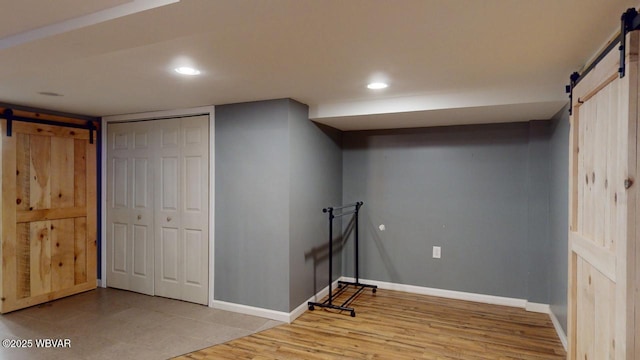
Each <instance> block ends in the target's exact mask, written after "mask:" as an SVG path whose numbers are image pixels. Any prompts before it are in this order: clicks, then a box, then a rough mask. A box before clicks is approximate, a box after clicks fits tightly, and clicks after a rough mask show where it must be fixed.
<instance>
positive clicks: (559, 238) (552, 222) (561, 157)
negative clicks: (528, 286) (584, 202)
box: [548, 106, 570, 333]
mask: <svg viewBox="0 0 640 360" xmlns="http://www.w3.org/2000/svg"><path fill="white" fill-rule="evenodd" d="M550 127H551V131H550V132H551V137H550V141H549V152H550V155H551V156H550V158H549V189H550V190H549V238H550V253H551V255H550V259H549V260H550V261H549V262H548V266H549V276H550V286H549V304H550V305H551V311H553V313H554V314H555V316H556V317H557V318H558V321H560V324H561V325H562V328H563V329H564V331H565V333H566V331H567V286H568V284H567V278H568V274H567V271H568V253H567V251H568V250H567V246H568V245H567V244H568V233H569V128H570V126H569V111H568V106H565V107H564V108H563V109H562V110H560V112H558V114H556V115H555V116H554V117H553V119H552V121H551V126H550Z"/></svg>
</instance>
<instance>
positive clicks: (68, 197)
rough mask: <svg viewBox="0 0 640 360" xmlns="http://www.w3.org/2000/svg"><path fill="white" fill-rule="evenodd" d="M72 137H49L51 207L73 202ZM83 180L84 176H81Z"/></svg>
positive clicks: (68, 204) (73, 147) (73, 143)
mask: <svg viewBox="0 0 640 360" xmlns="http://www.w3.org/2000/svg"><path fill="white" fill-rule="evenodd" d="M74 153H75V141H74V139H68V138H61V137H52V138H51V207H52V208H57V209H60V208H69V207H73V205H74V202H75V194H74V175H75V171H74V166H75V156H74ZM81 180H82V181H84V178H81Z"/></svg>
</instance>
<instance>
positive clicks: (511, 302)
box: [341, 277, 527, 309]
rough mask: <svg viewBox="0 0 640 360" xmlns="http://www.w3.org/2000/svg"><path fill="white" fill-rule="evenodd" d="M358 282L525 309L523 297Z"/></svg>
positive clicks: (364, 280)
mask: <svg viewBox="0 0 640 360" xmlns="http://www.w3.org/2000/svg"><path fill="white" fill-rule="evenodd" d="M341 280H343V281H349V282H353V281H355V279H354V278H350V277H342V279H341ZM360 282H361V283H363V284H371V285H377V286H378V288H380V289H384V290H396V291H403V292H408V293H412V294H420V295H430V296H438V297H443V298H447V299H456V300H467V301H474V302H479V303H484V304H493V305H504V306H511V307H518V308H523V309H525V308H526V307H527V300H524V299H514V298H508V297H502V296H494V295H484V294H474V293H468V292H462V291H453V290H443V289H436V288H429V287H424V286H416V285H405V284H396V283H390V282H384V281H376V280H366V279H360Z"/></svg>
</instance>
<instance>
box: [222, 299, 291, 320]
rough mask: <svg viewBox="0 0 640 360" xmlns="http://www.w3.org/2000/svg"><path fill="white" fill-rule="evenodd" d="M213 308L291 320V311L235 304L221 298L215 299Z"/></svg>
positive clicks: (272, 318) (273, 318)
mask: <svg viewBox="0 0 640 360" xmlns="http://www.w3.org/2000/svg"><path fill="white" fill-rule="evenodd" d="M213 308H214V309H220V310H226V311H233V312H237V313H241V314H247V315H253V316H260V317H263V318H267V319H271V320H277V321H282V322H289V313H286V312H284V311H276V310H270V309H264V308H259V307H255V306H248V305H242V304H235V303H230V302H226V301H220V300H213Z"/></svg>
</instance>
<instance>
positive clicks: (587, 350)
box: [567, 32, 640, 360]
mask: <svg viewBox="0 0 640 360" xmlns="http://www.w3.org/2000/svg"><path fill="white" fill-rule="evenodd" d="M639 42H640V34H639V33H638V32H631V33H630V34H629V35H628V36H627V38H626V43H627V45H626V50H627V53H626V54H625V56H626V64H627V68H626V75H625V76H624V77H623V78H620V77H619V76H618V74H617V68H618V62H619V54H617V53H615V52H611V53H609V54H608V55H606V57H605V58H604V59H603V61H602V62H600V64H598V66H596V68H594V71H592V72H591V73H589V74H588V75H587V76H586V77H585V78H584V79H582V80H581V81H580V83H579V84H578V86H577V87H576V88H575V89H574V93H573V99H574V104H572V107H573V110H574V113H573V116H572V119H571V135H570V141H571V144H570V146H571V149H570V176H571V179H570V181H569V183H570V189H569V194H570V204H571V206H570V215H569V219H570V226H569V227H570V230H569V250H570V251H569V291H568V300H569V301H568V309H567V310H568V340H569V356H568V358H569V359H571V360H573V359H580V360H582V359H585V360H589V359H625V360H632V359H633V360H635V359H637V358H638V357H637V356H638V355H637V354H636V352H635V351H636V350H637V349H638V348H639V347H640V345H638V342H639V340H638V338H637V333H638V332H637V328H638V325H637V323H636V321H635V319H638V318H640V317H639V316H638V311H640V297H639V296H638V295H637V294H638V291H637V289H638V286H637V284H639V283H640V281H639V280H638V278H639V277H640V262H639V260H640V259H639V258H638V256H637V254H638V253H639V252H638V247H637V243H638V236H639V234H638V232H637V230H636V226H637V225H636V224H637V223H638V213H637V211H636V207H637V196H638V195H637V190H636V188H637V185H635V184H634V182H635V181H637V179H638V168H639V165H638V151H640V150H639V148H638V121H639V118H638V87H639V84H638V80H639V77H638V73H639V69H638V66H640V65H639V64H638V44H639Z"/></svg>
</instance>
